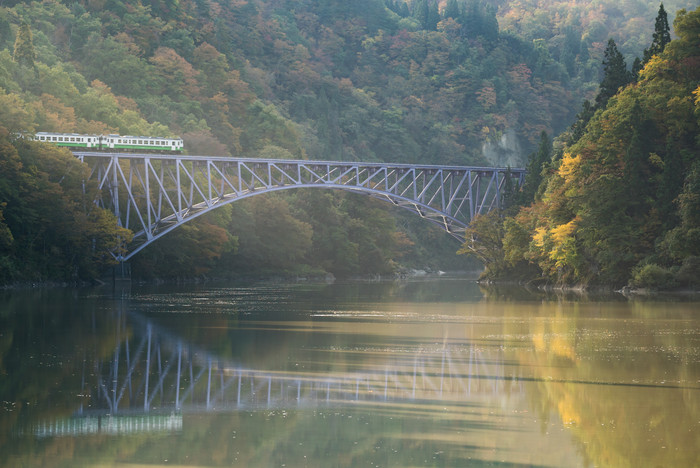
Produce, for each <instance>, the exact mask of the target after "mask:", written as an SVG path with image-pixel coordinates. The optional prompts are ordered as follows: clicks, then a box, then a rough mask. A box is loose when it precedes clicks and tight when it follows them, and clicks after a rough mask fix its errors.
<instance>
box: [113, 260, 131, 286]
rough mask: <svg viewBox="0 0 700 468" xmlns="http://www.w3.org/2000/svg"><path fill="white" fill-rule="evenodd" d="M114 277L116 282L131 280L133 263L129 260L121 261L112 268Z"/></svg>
mask: <svg viewBox="0 0 700 468" xmlns="http://www.w3.org/2000/svg"><path fill="white" fill-rule="evenodd" d="M112 279H113V280H114V282H115V283H119V282H121V281H131V264H130V263H128V262H119V263H118V264H117V265H114V267H113V268H112Z"/></svg>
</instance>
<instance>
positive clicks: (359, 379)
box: [33, 314, 527, 437]
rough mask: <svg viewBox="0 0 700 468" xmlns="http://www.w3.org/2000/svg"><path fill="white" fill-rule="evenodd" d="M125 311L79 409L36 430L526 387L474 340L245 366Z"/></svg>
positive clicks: (496, 393) (107, 427)
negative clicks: (342, 359) (353, 362)
mask: <svg viewBox="0 0 700 468" xmlns="http://www.w3.org/2000/svg"><path fill="white" fill-rule="evenodd" d="M128 317H129V319H130V321H131V324H130V325H129V327H127V323H126V314H122V317H121V318H120V319H119V321H118V327H117V331H116V333H117V345H116V348H115V349H114V352H113V353H112V356H111V358H110V359H108V360H102V361H99V362H95V363H94V369H95V372H94V375H93V380H92V381H91V380H90V379H89V378H85V379H84V383H83V389H82V392H81V396H82V397H83V398H84V403H83V405H82V406H81V407H80V409H79V410H78V411H77V412H76V413H75V414H74V415H73V417H71V418H69V419H59V420H54V421H51V422H48V421H46V422H42V423H40V424H39V425H37V426H36V427H35V428H34V430H33V432H34V434H35V435H37V436H39V437H48V436H62V435H65V436H68V435H71V436H75V435H82V434H93V433H103V434H108V435H117V434H126V433H136V432H171V431H179V430H181V429H182V414H183V413H206V412H230V411H241V410H251V411H252V410H259V409H274V410H292V409H295V408H315V407H326V408H334V407H335V408H340V407H343V406H345V405H367V406H371V405H386V404H392V405H396V404H399V405H400V404H403V403H406V404H408V403H410V404H420V403H424V404H428V405H429V404H431V403H435V402H440V403H441V404H443V403H445V404H446V403H449V404H450V405H457V406H460V405H466V404H468V403H469V402H470V401H477V400H478V401H480V402H483V401H484V400H490V399H494V400H497V399H499V398H501V397H502V396H504V395H514V394H523V393H524V388H523V385H524V380H527V379H523V378H522V377H521V376H516V375H508V374H507V372H506V369H507V368H508V367H509V366H508V364H507V362H506V361H505V360H504V359H503V356H502V353H501V351H500V350H499V349H486V348H483V347H479V346H477V345H475V344H470V345H464V344H462V345H458V346H450V345H444V346H439V347H436V348H431V349H427V348H426V349H419V350H418V351H416V352H414V353H406V354H405V355H400V356H398V357H397V356H396V355H395V354H387V360H386V362H384V363H383V364H375V365H372V366H369V367H367V368H364V369H358V370H353V371H328V372H316V371H314V372H298V371H269V370H264V369H251V368H247V367H245V366H243V365H242V364H240V363H236V362H233V361H230V360H225V359H220V358H218V357H217V356H215V355H213V354H212V353H210V352H208V351H206V350H203V349H201V348H198V347H196V346H193V345H192V344H189V343H187V342H186V341H184V340H183V339H182V338H180V337H177V336H175V335H173V334H172V333H170V332H169V331H167V330H165V329H164V328H163V327H161V326H159V325H157V324H155V323H153V322H152V321H150V320H148V319H146V318H144V317H142V316H138V315H133V314H129V315H128ZM127 330H129V332H127ZM139 332H140V333H139ZM367 352H370V351H367ZM374 362H378V360H375V361H374Z"/></svg>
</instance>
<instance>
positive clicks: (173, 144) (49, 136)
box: [33, 132, 184, 152]
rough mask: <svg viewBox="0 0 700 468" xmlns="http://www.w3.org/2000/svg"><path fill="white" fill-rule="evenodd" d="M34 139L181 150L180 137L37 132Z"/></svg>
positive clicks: (90, 145) (104, 146)
mask: <svg viewBox="0 0 700 468" xmlns="http://www.w3.org/2000/svg"><path fill="white" fill-rule="evenodd" d="M33 139H34V140H36V141H45V142H48V143H53V144H55V145H56V146H66V147H69V148H90V149H97V150H135V151H176V152H182V151H183V149H184V145H183V143H182V138H162V137H148V136H130V135H125V136H122V135H80V134H78V133H51V132H37V133H36V134H35V135H34V138H33Z"/></svg>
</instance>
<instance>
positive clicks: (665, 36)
mask: <svg viewBox="0 0 700 468" xmlns="http://www.w3.org/2000/svg"><path fill="white" fill-rule="evenodd" d="M669 42H671V28H670V27H669V25H668V15H667V14H666V10H664V4H663V3H662V4H661V5H660V6H659V13H658V14H657V15H656V23H655V24H654V36H653V38H652V41H651V45H650V46H649V48H648V49H645V50H644V60H643V63H647V62H648V61H649V60H650V59H651V58H652V57H653V56H654V55H658V54H660V53H661V52H663V51H664V49H665V48H666V44H668V43H669Z"/></svg>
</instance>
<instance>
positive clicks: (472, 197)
mask: <svg viewBox="0 0 700 468" xmlns="http://www.w3.org/2000/svg"><path fill="white" fill-rule="evenodd" d="M74 154H75V155H76V156H77V157H78V158H79V159H80V160H82V161H83V162H85V163H87V164H88V165H89V166H90V168H91V172H90V178H94V179H96V181H97V184H98V187H99V188H100V189H101V190H102V198H101V199H100V200H98V203H99V204H100V205H101V206H103V207H104V208H107V209H109V210H111V211H112V212H113V213H114V214H115V216H116V217H117V220H118V222H119V224H120V225H121V226H123V227H126V228H129V229H131V230H132V231H133V232H134V239H133V241H132V242H131V243H130V244H129V245H128V246H127V251H126V253H125V254H123V255H120V256H118V257H117V260H120V261H126V260H128V259H130V258H131V257H132V256H134V255H135V254H136V253H138V252H139V251H141V250H142V249H143V248H145V247H146V246H148V245H150V244H151V243H152V242H155V241H156V240H157V239H159V238H161V237H162V236H164V235H165V234H167V233H169V232H171V231H173V230H174V229H176V228H177V227H179V226H181V225H182V224H184V223H186V222H188V221H190V220H192V219H195V218H197V217H199V216H201V215H203V214H205V213H208V212H209V211H212V210H214V209H216V208H219V207H221V206H224V205H227V204H230V203H233V202H235V201H238V200H243V199H246V198H250V197H252V196H256V195H260V194H264V193H270V192H277V191H282V190H289V189H294V188H325V189H333V190H343V191H347V192H353V193H361V194H365V195H369V196H371V197H373V198H376V199H379V200H383V201H386V202H388V203H391V204H392V205H394V206H398V207H400V208H403V209H407V210H409V211H411V212H413V213H416V214H418V215H419V216H421V217H422V218H424V219H426V220H427V221H429V222H431V223H433V224H436V225H438V226H439V227H441V228H442V229H443V230H445V231H446V232H447V233H448V234H450V235H451V236H453V237H454V238H456V239H457V240H460V241H464V230H465V229H466V227H467V226H468V225H469V222H471V220H472V219H473V217H474V216H476V215H477V214H480V213H485V212H488V211H490V210H492V209H494V208H497V207H499V206H500V203H501V194H502V190H503V187H504V185H505V182H506V179H507V178H511V180H512V182H513V183H514V184H516V185H518V184H521V183H522V181H523V178H524V174H525V171H524V169H505V168H485V167H464V166H431V165H410V164H382V163H353V162H329V161H298V160H266V159H242V158H228V157H212V156H182V155H153V154H124V153H95V152H76V153H74Z"/></svg>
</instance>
